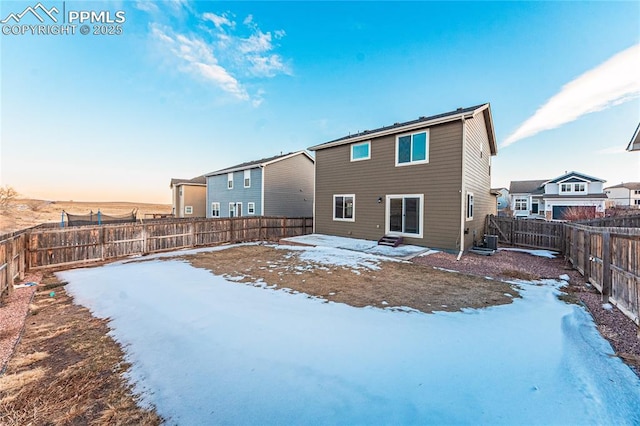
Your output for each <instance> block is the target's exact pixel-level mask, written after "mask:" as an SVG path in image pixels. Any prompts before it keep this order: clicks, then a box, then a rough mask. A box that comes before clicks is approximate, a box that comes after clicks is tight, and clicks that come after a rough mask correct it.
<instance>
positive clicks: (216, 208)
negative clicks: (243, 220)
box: [211, 203, 220, 217]
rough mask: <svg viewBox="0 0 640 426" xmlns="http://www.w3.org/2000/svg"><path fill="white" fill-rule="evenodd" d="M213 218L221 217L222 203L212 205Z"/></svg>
mask: <svg viewBox="0 0 640 426" xmlns="http://www.w3.org/2000/svg"><path fill="white" fill-rule="evenodd" d="M211 217H220V203H211Z"/></svg>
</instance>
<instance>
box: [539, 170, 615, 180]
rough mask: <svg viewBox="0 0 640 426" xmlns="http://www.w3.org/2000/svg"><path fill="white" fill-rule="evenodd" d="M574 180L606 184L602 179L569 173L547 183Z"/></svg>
mask: <svg viewBox="0 0 640 426" xmlns="http://www.w3.org/2000/svg"><path fill="white" fill-rule="evenodd" d="M572 178H578V179H579V180H586V181H587V182H606V181H604V180H602V179H600V178H597V177H593V176H589V175H585V174H583V173H578V172H569V173H565V174H563V175H562V176H560V177H557V178H555V179H553V180H550V181H547V182H545V183H559V182H563V181H567V180H570V179H572ZM572 182H576V181H574V180H572Z"/></svg>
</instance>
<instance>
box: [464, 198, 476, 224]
mask: <svg viewBox="0 0 640 426" xmlns="http://www.w3.org/2000/svg"><path fill="white" fill-rule="evenodd" d="M469 197H471V203H469ZM469 204H471V206H469ZM469 207H471V216H469ZM466 208H467V209H466V212H465V217H466V220H468V221H471V220H473V211H474V210H475V198H474V196H473V192H467V205H466Z"/></svg>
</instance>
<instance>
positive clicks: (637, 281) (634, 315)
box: [565, 224, 640, 326]
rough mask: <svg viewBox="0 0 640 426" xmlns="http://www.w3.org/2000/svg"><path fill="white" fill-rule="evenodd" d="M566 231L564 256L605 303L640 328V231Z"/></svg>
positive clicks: (573, 227) (569, 226)
mask: <svg viewBox="0 0 640 426" xmlns="http://www.w3.org/2000/svg"><path fill="white" fill-rule="evenodd" d="M566 227H567V232H566V235H567V244H566V252H565V256H566V257H567V258H568V259H569V261H570V262H571V263H572V264H573V266H574V267H575V268H576V269H577V270H578V271H580V273H582V275H584V278H585V279H586V280H588V281H589V282H590V283H591V284H593V286H594V287H595V288H597V289H598V290H599V291H600V293H602V296H603V299H604V301H605V302H606V301H609V302H611V304H612V305H615V306H617V307H618V309H620V311H622V312H623V313H624V314H625V315H626V316H627V317H629V318H631V320H633V322H635V323H636V325H638V326H640V318H639V317H640V311H639V308H640V228H613V227H607V228H596V227H592V226H586V225H573V224H567V225H566Z"/></svg>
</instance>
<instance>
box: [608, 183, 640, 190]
mask: <svg viewBox="0 0 640 426" xmlns="http://www.w3.org/2000/svg"><path fill="white" fill-rule="evenodd" d="M613 188H626V189H631V190H634V191H635V190H638V189H640V182H626V183H625V182H623V183H621V184H618V185H613V186H609V187H607V188H605V190H606V189H613Z"/></svg>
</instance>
